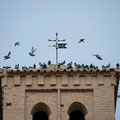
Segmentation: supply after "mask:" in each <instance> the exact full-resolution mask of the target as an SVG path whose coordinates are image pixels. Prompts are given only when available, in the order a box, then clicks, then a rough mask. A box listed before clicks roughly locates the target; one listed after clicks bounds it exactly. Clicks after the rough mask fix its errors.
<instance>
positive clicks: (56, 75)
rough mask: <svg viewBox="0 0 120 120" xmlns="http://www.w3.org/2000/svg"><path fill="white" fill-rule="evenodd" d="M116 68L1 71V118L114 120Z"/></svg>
mask: <svg viewBox="0 0 120 120" xmlns="http://www.w3.org/2000/svg"><path fill="white" fill-rule="evenodd" d="M118 73H119V70H118V69H114V68H109V69H102V70H100V69H97V70H93V69H78V68H76V67H73V68H72V69H67V66H65V65H62V66H61V67H60V68H56V66H55V65H49V66H48V67H47V68H46V69H42V68H39V69H29V70H26V69H24V70H20V69H17V70H14V69H2V70H1V74H2V76H1V87H2V96H3V100H2V104H3V106H2V110H3V120H13V119H14V120H40V119H41V118H42V119H44V120H115V107H116V95H117V90H118V81H119V79H118Z"/></svg>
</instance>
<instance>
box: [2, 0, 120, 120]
mask: <svg viewBox="0 0 120 120" xmlns="http://www.w3.org/2000/svg"><path fill="white" fill-rule="evenodd" d="M56 32H58V34H59V39H66V42H67V43H68V45H67V49H66V50H59V62H61V61H63V60H66V63H68V62H70V61H73V62H77V63H80V64H83V63H84V64H90V63H92V64H95V65H98V66H99V68H101V66H102V65H107V64H108V63H111V67H115V65H116V63H120V54H119V51H120V47H119V46H120V40H119V38H120V1H119V0H0V67H3V66H7V65H9V66H11V67H12V68H14V66H15V64H20V66H24V65H26V66H32V65H33V64H34V63H35V64H36V65H37V66H38V67H39V65H38V63H39V62H46V63H47V61H48V60H51V61H52V63H53V64H55V49H54V48H49V47H48V45H51V44H52V43H50V42H48V39H55V33H56ZM80 38H85V39H86V41H85V43H82V44H78V43H77V42H78V41H79V39H80ZM16 41H20V42H21V44H20V46H19V47H15V46H14V43H15V42H16ZM32 46H34V47H35V48H37V51H36V56H35V57H31V56H29V54H28V53H29V52H30V50H31V48H32ZM9 51H11V59H9V60H4V59H3V56H4V55H7V53H8V52H9ZM93 54H99V55H100V56H101V57H102V58H103V61H100V60H97V59H96V58H95V57H94V56H92V55H93ZM119 112H120V99H119V100H118V104H117V112H116V120H119V118H120V114H119Z"/></svg>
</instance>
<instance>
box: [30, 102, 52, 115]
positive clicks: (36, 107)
mask: <svg viewBox="0 0 120 120" xmlns="http://www.w3.org/2000/svg"><path fill="white" fill-rule="evenodd" d="M40 111H41V112H44V113H46V114H47V116H50V114H51V110H50V108H49V106H48V105H47V104H45V103H43V102H40V103H37V104H36V105H34V106H33V108H32V110H31V115H32V116H33V115H34V114H36V113H38V112H40Z"/></svg>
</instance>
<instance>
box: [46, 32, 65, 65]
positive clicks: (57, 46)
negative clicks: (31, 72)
mask: <svg viewBox="0 0 120 120" xmlns="http://www.w3.org/2000/svg"><path fill="white" fill-rule="evenodd" d="M48 41H49V42H56V43H55V45H49V46H48V47H55V48H56V66H58V49H65V48H67V47H66V45H67V43H59V42H64V41H66V40H65V39H63V40H59V39H58V33H56V39H55V40H51V39H48Z"/></svg>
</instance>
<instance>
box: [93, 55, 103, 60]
mask: <svg viewBox="0 0 120 120" xmlns="http://www.w3.org/2000/svg"><path fill="white" fill-rule="evenodd" d="M93 56H95V57H96V58H97V59H99V60H102V58H101V57H100V56H99V55H97V54H96V55H93Z"/></svg>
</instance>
